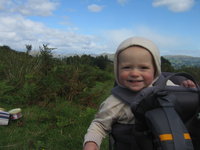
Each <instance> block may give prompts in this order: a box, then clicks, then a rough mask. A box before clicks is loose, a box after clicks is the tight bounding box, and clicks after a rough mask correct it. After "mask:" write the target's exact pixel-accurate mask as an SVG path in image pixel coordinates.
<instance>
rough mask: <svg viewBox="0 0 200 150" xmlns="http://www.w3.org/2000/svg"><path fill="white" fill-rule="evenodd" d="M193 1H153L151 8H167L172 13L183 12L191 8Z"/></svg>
mask: <svg viewBox="0 0 200 150" xmlns="http://www.w3.org/2000/svg"><path fill="white" fill-rule="evenodd" d="M193 5H194V0H154V1H153V6H154V7H159V6H167V7H168V9H169V10H171V11H173V12H183V11H187V10H189V9H191V8H192V6H193Z"/></svg>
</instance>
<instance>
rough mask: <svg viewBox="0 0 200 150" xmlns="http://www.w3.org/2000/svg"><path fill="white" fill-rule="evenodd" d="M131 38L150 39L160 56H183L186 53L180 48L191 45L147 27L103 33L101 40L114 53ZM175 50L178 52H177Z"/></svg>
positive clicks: (180, 38)
mask: <svg viewBox="0 0 200 150" xmlns="http://www.w3.org/2000/svg"><path fill="white" fill-rule="evenodd" d="M131 36H142V37H146V38H149V39H151V40H152V41H153V42H155V43H156V45H157V46H158V47H159V49H160V53H161V55H173V54H175V53H176V54H177V53H178V52H179V53H180V54H185V53H186V52H187V51H185V50H183V49H182V47H186V46H187V45H191V42H190V41H188V40H187V39H183V38H182V37H178V36H175V35H169V34H167V33H163V31H158V30H155V29H153V28H150V27H147V26H138V27H135V28H132V29H116V30H109V31H105V33H104V34H103V35H102V39H104V40H105V45H107V47H109V48H110V49H107V51H108V52H110V53H114V52H115V50H116V48H117V47H118V45H119V44H120V43H121V42H122V41H123V40H125V39H127V38H129V37H131ZM177 50H179V51H178V52H177Z"/></svg>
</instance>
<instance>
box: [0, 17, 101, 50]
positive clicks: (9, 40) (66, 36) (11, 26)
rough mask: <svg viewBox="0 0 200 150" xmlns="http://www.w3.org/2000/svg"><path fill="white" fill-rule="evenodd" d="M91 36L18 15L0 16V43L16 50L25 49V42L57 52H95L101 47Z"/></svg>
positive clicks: (36, 47)
mask: <svg viewBox="0 0 200 150" xmlns="http://www.w3.org/2000/svg"><path fill="white" fill-rule="evenodd" d="M97 40H98V39H95V37H93V36H89V35H81V34H78V33H76V32H74V31H62V30H59V29H52V28H49V27H47V26H45V25H44V24H42V23H39V22H34V21H31V20H29V19H26V18H24V17H22V16H20V15H18V16H13V15H12V16H6V17H5V16H4V15H2V16H0V45H8V46H10V47H11V48H13V49H16V50H20V51H22V50H25V45H26V44H32V45H33V47H34V48H35V49H38V47H39V46H41V45H42V44H49V46H50V47H54V48H57V50H55V52H59V53H73V52H76V53H95V52H94V51H100V50H101V49H102V48H103V47H102V46H101V45H98V44H96V43H98V41H97Z"/></svg>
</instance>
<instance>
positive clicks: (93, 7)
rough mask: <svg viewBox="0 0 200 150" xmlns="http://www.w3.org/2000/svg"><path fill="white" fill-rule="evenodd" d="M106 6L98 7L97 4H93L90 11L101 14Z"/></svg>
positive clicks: (89, 7)
mask: <svg viewBox="0 0 200 150" xmlns="http://www.w3.org/2000/svg"><path fill="white" fill-rule="evenodd" d="M103 8H104V6H100V5H96V4H91V5H89V6H88V10H89V11H91V12H100V11H102V9H103Z"/></svg>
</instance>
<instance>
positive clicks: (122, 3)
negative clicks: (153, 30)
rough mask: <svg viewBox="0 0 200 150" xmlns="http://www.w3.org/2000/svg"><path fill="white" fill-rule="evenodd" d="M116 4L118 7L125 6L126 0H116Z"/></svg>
mask: <svg viewBox="0 0 200 150" xmlns="http://www.w3.org/2000/svg"><path fill="white" fill-rule="evenodd" d="M117 2H118V3H119V4H120V5H125V4H126V3H127V2H128V0H117Z"/></svg>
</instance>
